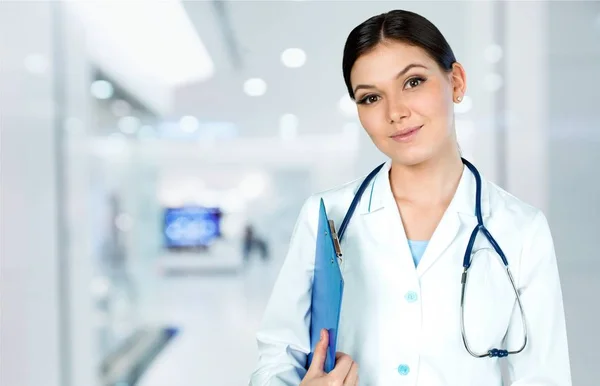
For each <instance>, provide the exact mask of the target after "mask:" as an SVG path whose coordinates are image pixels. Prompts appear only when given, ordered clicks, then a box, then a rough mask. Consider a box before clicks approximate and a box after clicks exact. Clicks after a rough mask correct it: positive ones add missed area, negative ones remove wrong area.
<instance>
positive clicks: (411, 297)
mask: <svg viewBox="0 0 600 386" xmlns="http://www.w3.org/2000/svg"><path fill="white" fill-rule="evenodd" d="M418 298H419V297H418V295H417V293H416V292H415V291H408V292H407V293H406V295H404V299H406V301H407V302H409V303H414V302H416V301H417V299H418Z"/></svg>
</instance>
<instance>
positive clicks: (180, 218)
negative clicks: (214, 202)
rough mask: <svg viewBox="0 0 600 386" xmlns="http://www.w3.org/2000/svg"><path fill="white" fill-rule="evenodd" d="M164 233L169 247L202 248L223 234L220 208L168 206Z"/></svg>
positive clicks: (166, 244)
mask: <svg viewBox="0 0 600 386" xmlns="http://www.w3.org/2000/svg"><path fill="white" fill-rule="evenodd" d="M163 233H164V238H165V246H166V247H167V248H202V247H207V246H209V245H210V244H212V243H213V242H214V241H215V239H217V238H219V237H220V236H221V211H220V210H219V208H205V207H192V206H188V207H182V208H166V209H165V217H164V227H163Z"/></svg>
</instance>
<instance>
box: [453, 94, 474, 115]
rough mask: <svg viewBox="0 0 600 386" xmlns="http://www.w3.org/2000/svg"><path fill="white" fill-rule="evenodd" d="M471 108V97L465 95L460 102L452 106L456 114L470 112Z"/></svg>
mask: <svg viewBox="0 0 600 386" xmlns="http://www.w3.org/2000/svg"><path fill="white" fill-rule="evenodd" d="M472 107H473V101H472V100H471V97H469V96H468V95H465V96H464V98H463V100H462V102H460V103H458V104H454V112H455V113H457V114H464V113H467V112H469V111H471V108H472Z"/></svg>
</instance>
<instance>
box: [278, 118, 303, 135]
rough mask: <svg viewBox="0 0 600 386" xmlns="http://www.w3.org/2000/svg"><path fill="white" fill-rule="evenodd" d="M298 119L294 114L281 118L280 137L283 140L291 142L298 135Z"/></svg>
mask: <svg viewBox="0 0 600 386" xmlns="http://www.w3.org/2000/svg"><path fill="white" fill-rule="evenodd" d="M298 123H299V120H298V117H297V116H296V115H294V114H284V115H282V116H281V118H279V135H280V136H281V139H283V140H286V141H289V140H291V139H294V138H296V135H297V134H298Z"/></svg>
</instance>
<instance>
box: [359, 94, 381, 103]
mask: <svg viewBox="0 0 600 386" xmlns="http://www.w3.org/2000/svg"><path fill="white" fill-rule="evenodd" d="M378 100H379V95H374V94H370V95H367V96H364V97H363V98H362V99H360V100H359V101H358V104H359V105H370V104H372V103H375V102H377V101H378Z"/></svg>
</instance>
